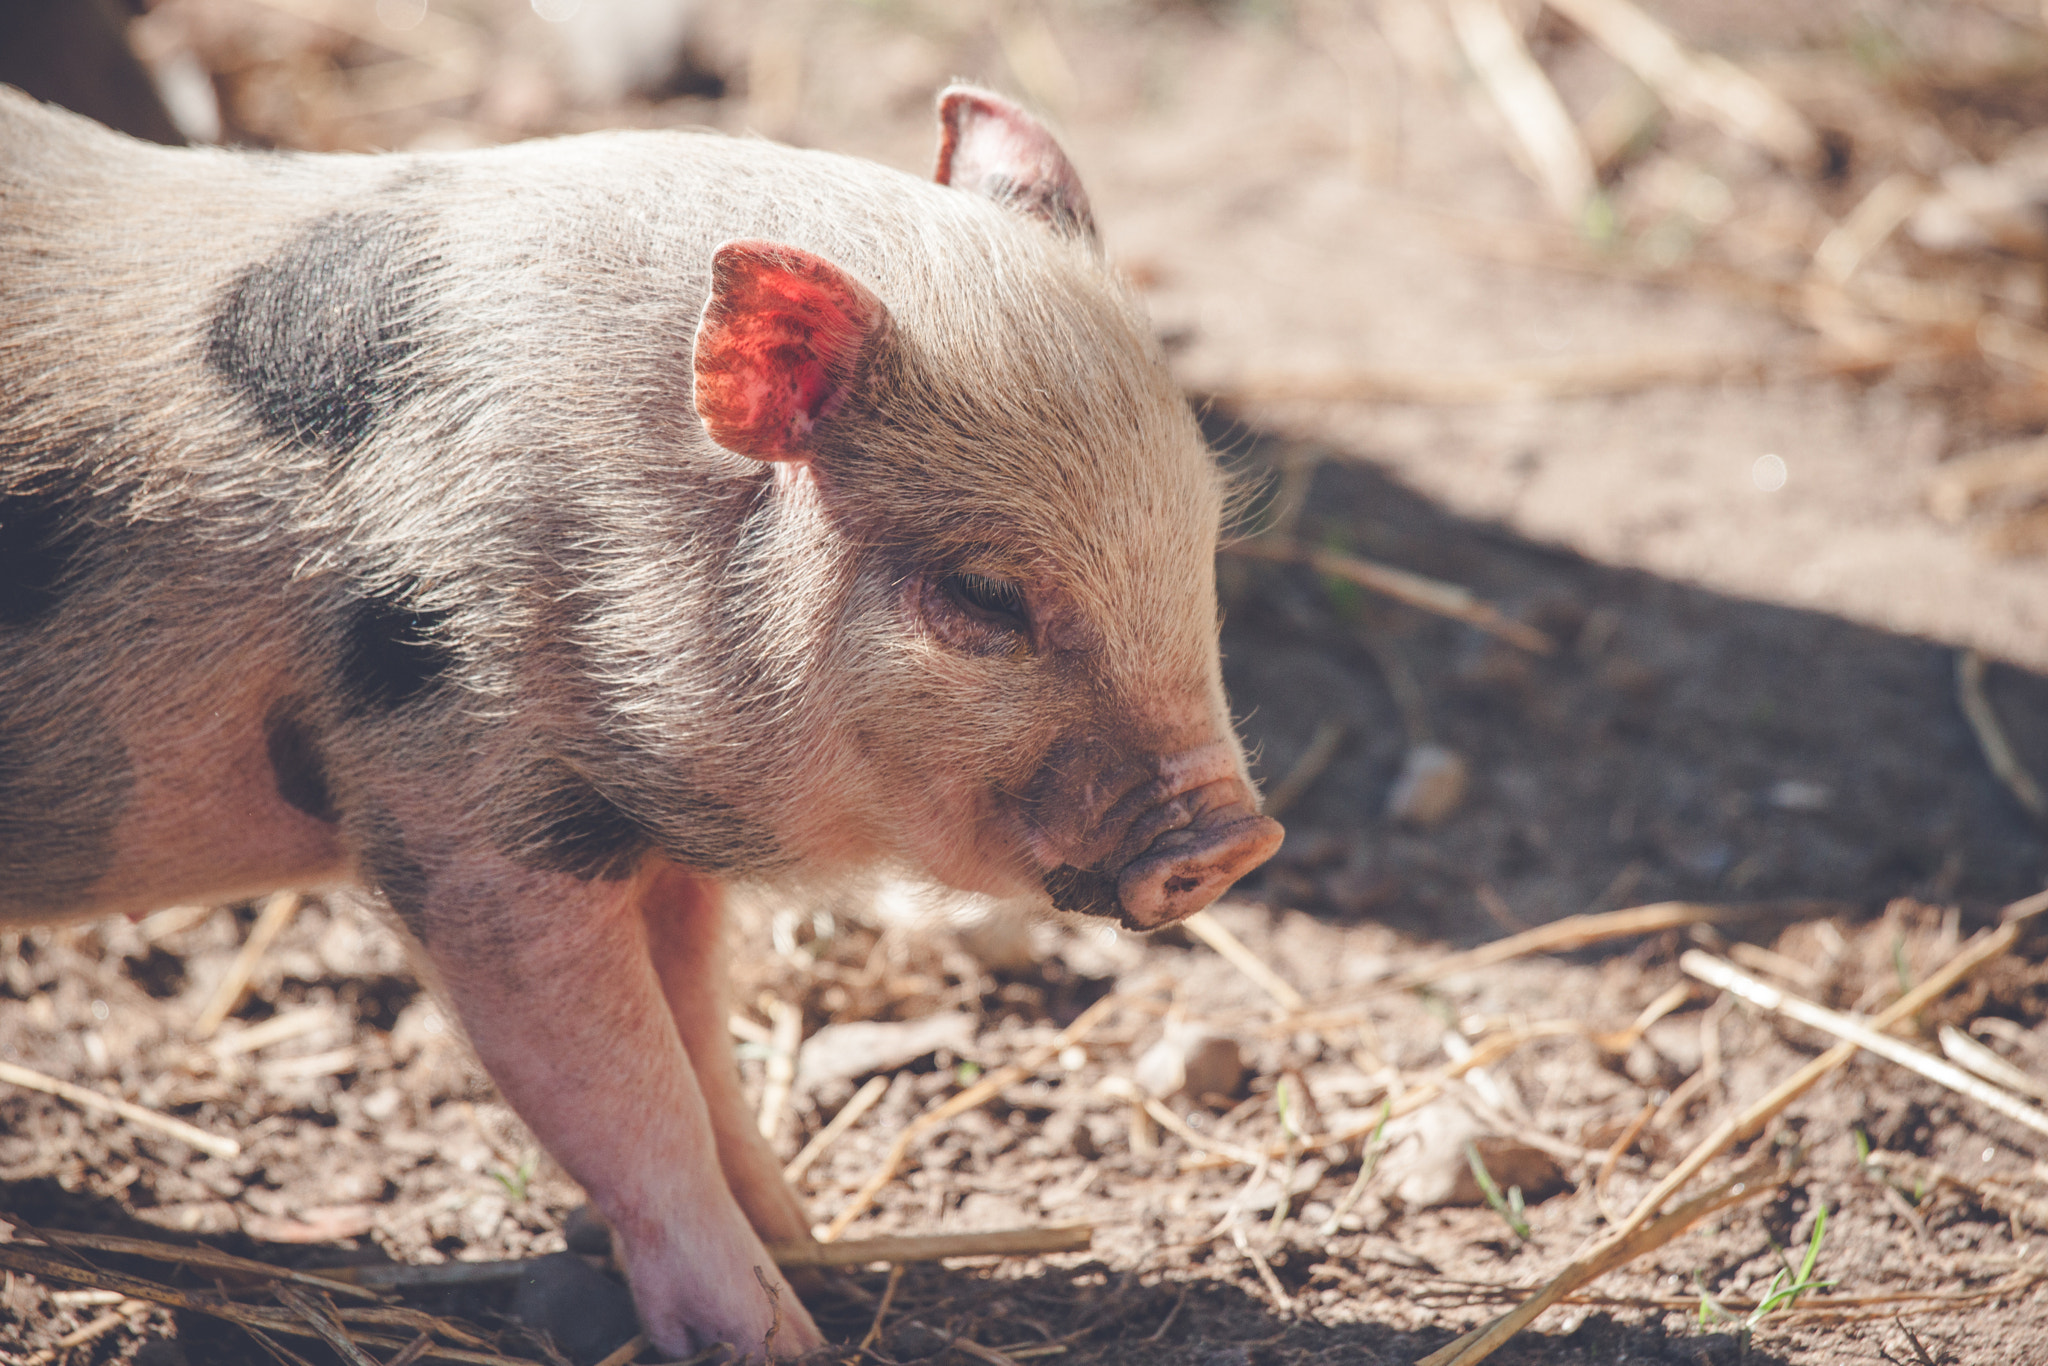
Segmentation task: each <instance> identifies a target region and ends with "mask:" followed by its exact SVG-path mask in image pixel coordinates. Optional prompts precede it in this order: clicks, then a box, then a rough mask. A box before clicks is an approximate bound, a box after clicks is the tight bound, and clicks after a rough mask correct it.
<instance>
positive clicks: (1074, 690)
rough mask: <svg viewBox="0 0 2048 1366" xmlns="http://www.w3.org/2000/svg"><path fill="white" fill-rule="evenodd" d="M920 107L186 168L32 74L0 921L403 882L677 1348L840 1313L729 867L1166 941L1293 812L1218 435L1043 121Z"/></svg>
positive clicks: (0, 642) (7, 455)
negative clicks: (1233, 675) (1027, 901)
mask: <svg viewBox="0 0 2048 1366" xmlns="http://www.w3.org/2000/svg"><path fill="white" fill-rule="evenodd" d="M942 112H943V136H944V145H943V147H942V151H941V156H940V167H939V180H938V182H925V181H920V180H917V179H915V178H914V177H910V176H907V175H902V174H899V173H895V172H892V171H889V170H886V169H883V168H880V167H877V166H874V165H871V164H867V163H863V162H859V161H854V160H850V159H847V158H842V157H836V156H832V155H828V154H822V153H813V152H802V151H796V150H792V149H788V148H782V147H777V146H773V145H769V144H763V143H758V142H746V141H739V140H733V139H725V138H720V137H716V136H702V135H681V134H668V133H662V134H647V133H620V134H601V135H591V136H587V137H582V138H574V139H564V140H560V141H553V142H540V143H532V144H525V145H520V146H513V147H506V148H498V149H492V150H488V151H481V152H473V153H461V154H430V155H407V156H396V155H394V156H289V155H260V154H249V153H235V152H227V151H217V150H166V149H159V148H152V147H149V146H147V145H145V144H142V143H138V142H133V141H130V140H128V139H125V138H122V137H119V136H116V135H114V134H110V133H108V132H106V131H104V130H102V129H99V128H97V127H96V126H94V125H92V124H89V123H87V122H86V121H84V120H81V119H77V118H74V117H71V116H68V115H65V114H62V113H59V112H57V111H54V110H50V109H46V108H43V107H40V106H37V105H35V104H34V103H33V102H31V101H29V100H27V99H25V98H23V97H20V96H18V95H16V94H14V93H13V92H9V91H6V90H4V89H0V920H15V921H24V920H45V919H52V918H58V917H63V916H71V915H83V914H98V913H104V912H109V911H130V912H140V911H145V910H149V909H152V908H154V907H157V906H161V905H164V904H169V903H171V902H174V901H193V900H225V899H231V898H235V897H241V896H247V895H252V894H256V893H259V892H263V891H267V890H271V889H274V888H277V887H280V886H318V885H323V884H332V883H338V882H344V881H360V882H362V883H364V884H366V885H368V886H370V887H372V888H373V889H375V890H376V891H377V892H379V893H380V894H381V895H382V897H383V898H384V899H385V900H386V901H388V903H389V904H390V906H391V908H392V910H393V911H394V912H395V914H396V916H397V918H398V919H399V921H400V922H401V923H402V925H403V926H404V928H405V929H406V930H407V931H408V932H409V933H410V934H411V935H412V936H413V937H414V938H416V939H417V940H418V941H419V943H420V944H421V946H422V947H423V948H424V950H425V953H426V956H427V958H428V959H429V961H430V962H431V963H432V964H433V965H434V968H435V970H436V971H437V973H438V975H439V977H440V978H441V989H442V990H443V991H444V992H445V994H446V996H447V997H448V999H449V1000H450V1002H451V1004H452V1006H453V1008H454V1010H455V1012H456V1014H457V1015H458V1017H459V1018H460V1019H461V1020H462V1021H463V1023H464V1025H465V1027H466V1029H467V1031H468V1032H469V1035H470V1037H471V1039H472V1040H473V1042H474V1043H475V1045H476V1047H477V1049H478V1052H479V1054H480V1056H481V1058H482V1060H483V1062H484V1064H485V1065H486V1067H487V1068H488V1069H489V1071H490V1072H491V1074H492V1076H493V1078H494V1079H495V1080H496V1081H497V1083H498V1085H499V1086H500V1088H501V1090H502V1091H503V1092H504V1094H505V1096H506V1098H507V1099H508V1101H509V1102H510V1103H511V1104H512V1105H513V1106H514V1108H515V1109H517V1110H518V1111H519V1113H520V1114H521V1116H522V1117H523V1118H524V1119H525V1120H526V1121H527V1122H528V1123H529V1124H530V1125H531V1126H532V1128H533V1129H534V1131H535V1133H536V1134H537V1136H538V1137H539V1138H540V1139H541V1140H542V1141H543V1142H544V1143H545V1144H547V1146H548V1147H549V1149H550V1150H551V1151H552V1152H553V1153H554V1154H555V1155H556V1156H557V1157H558V1158H559V1159H560V1160H561V1161H562V1162H563V1164H564V1165H565V1166H566V1167H567V1168H568V1170H569V1171H570V1172H571V1173H572V1174H573V1175H574V1176H576V1177H577V1178H578V1179H579V1180H580V1181H581V1182H582V1183H583V1184H584V1185H585V1187H586V1189H588V1191H589V1192H590V1194H591V1197H592V1199H593V1200H594V1201H595V1202H596V1203H597V1204H598V1206H599V1207H600V1208H601V1209H602V1210H604V1212H605V1213H606V1215H607V1216H608V1217H609V1218H610V1220H611V1222H612V1225H613V1228H614V1232H615V1236H616V1237H617V1238H618V1240H619V1244H620V1249H621V1253H622V1256H623V1259H624V1261H625V1264H626V1266H627V1270H628V1273H629V1276H630V1278H631V1280H632V1282H633V1288H634V1293H635V1297H636V1301H637V1302H638V1304H639V1306H640V1309H641V1312H642V1316H643V1319H644V1320H645V1322H646V1324H647V1327H648V1329H649V1331H650V1333H651V1334H652V1336H653V1337H654V1339H655V1340H656V1341H657V1342H658V1343H660V1344H661V1345H662V1346H663V1347H665V1348H667V1349H669V1350H676V1351H680V1350H682V1349H684V1348H686V1347H688V1346H690V1345H691V1344H693V1343H697V1342H702V1341H706V1340H712V1339H720V1338H722V1339H724V1340H726V1341H730V1342H734V1343H736V1344H739V1345H741V1346H743V1347H754V1348H758V1347H759V1345H760V1343H761V1341H762V1339H763V1336H764V1335H765V1334H766V1333H767V1332H768V1330H769V1327H770V1325H771V1323H775V1322H777V1321H778V1314H779V1323H780V1332H779V1335H778V1336H777V1337H776V1339H775V1342H774V1343H773V1344H772V1348H773V1350H776V1351H780V1352H791V1351H796V1350H800V1349H803V1348H806V1347H809V1346H812V1345H815V1344H816V1343H817V1341H818V1337H817V1333H816V1330H815V1328H814V1327H813V1326H812V1324H811V1323H810V1321H809V1319H808V1318H807V1317H806V1316H805V1314H804V1312H803V1310H802V1308H801V1306H800V1305H798V1304H797V1303H796V1301H795V1299H794V1298H793V1297H792V1296H790V1295H788V1294H787V1293H786V1287H785V1286H784V1285H783V1284H782V1282H781V1281H780V1278H779V1277H778V1276H777V1274H776V1273H775V1271H774V1268H773V1266H772V1265H771V1264H770V1263H769V1261H768V1258H767V1256H766V1254H765V1252H764V1250H763V1248H762V1246H761V1240H762V1239H769V1240H778V1239H782V1240H797V1239H803V1238H806V1237H808V1231H807V1225H806V1221H805V1219H804V1217H803V1214H802V1211H801V1210H800V1208H799V1207H798V1205H797V1202H796V1200H795V1198H794V1197H793V1196H792V1194H791V1193H790V1192H789V1191H788V1190H787V1188H786V1187H785V1186H784V1184H783V1182H782V1180H781V1178H780V1175H779V1172H778V1170H777V1166H776V1163H775V1161H774V1159H773V1156H772V1155H771V1154H770V1153H769V1152H768V1151H767V1149H766V1147H765V1145H763V1144H762V1143H761V1141H760V1140H759V1138H758V1137H757V1135H756V1134H755V1133H754V1130H753V1125H752V1123H751V1119H750V1116H749V1115H748V1114H747V1111H746V1107H745V1105H744V1104H743V1102H742V1098H741V1095H740V1092H739V1087H738V1081H737V1076H736V1073H735V1070H734V1068H733V1066H732V1061H731V1056H730V1047H729V1042H728V1040H727V1038H726V1035H725V1030H724V1018H725V1004H724V1001H723V998H722V985H721V984H722V981H723V969H722V962H723V959H722V954H723V949H722V946H721V943H720V938H721V926H720V922H721V914H720V912H721V906H722V901H723V895H724V888H725V887H727V886H728V885H731V884H733V883H735V882H763V883H780V884H785V885H801V884H803V883H806V882H817V881H822V880H826V879H830V878H834V877H837V876H840V875H843V874H846V873H849V872H851V871H853V870H856V869H862V868H872V867H877V866H881V867H893V868H897V869H901V870H904V871H906V872H908V873H910V874H913V875H916V876H920V877H928V878H932V879H935V880H938V881H941V882H944V883H946V884H948V885H951V886H955V887H958V888H962V889H965V890H968V891H973V892H979V893H985V894H989V895H995V896H1016V895H1018V894H1019V893H1020V892H1030V891H1034V890H1035V891H1036V892H1037V894H1038V895H1040V896H1043V897H1045V898H1048V899H1050V900H1051V901H1052V902H1053V903H1054V904H1055V905H1059V906H1062V907H1064V908H1066V909H1071V910H1079V911H1088V912H1095V913H1101V914H1109V915H1114V916H1117V917H1119V918H1121V919H1123V920H1124V921H1125V922H1126V923H1130V924H1134V925H1138V926H1141V927H1150V926H1153V925H1157V924H1163V923H1167V922H1169V921H1171V920H1173V919H1177V918H1179V917H1180V916H1182V915H1185V914H1188V913H1190V912H1191V911H1193V910H1195V909H1198V908H1199V907H1200V906H1201V905H1203V904H1206V902H1207V901H1208V900H1210V899H1212V898H1213V897H1214V896H1215V895H1217V894H1218V893H1219V892H1220V891H1221V890H1222V889H1223V888H1224V887H1226V886H1227V885H1228V884H1229V882H1230V881H1232V880H1234V879H1235V877H1236V876H1237V875H1238V874H1239V873H1241V872H1242V871H1244V869H1246V868H1248V867H1250V866H1252V865H1254V864H1256V863H1257V862H1259V861H1261V860H1262V859H1263V858H1264V857H1265V856H1266V855H1267V854H1269V853H1270V852H1271V849H1272V848H1273V846H1274V845H1276V844H1277V842H1278V838H1279V832H1278V827H1277V826H1275V825H1273V823H1272V822H1271V821H1269V820H1266V819H1265V818H1264V817H1262V816H1260V815H1259V814H1258V811H1257V798H1256V794H1255V793H1254V792H1253V789H1252V787H1251V784H1250V782H1249V780H1248V779H1247V777H1246V775H1245V772H1244V767H1243V759H1242V755H1241V752H1240V750H1239V747H1238V744H1237V742H1236V739H1235V737H1234V735H1233V734H1232V731H1231V729H1230V724H1229V718H1228V714H1227V711H1226V709H1225V704H1224V699H1223V694H1222V689H1221V685H1220V675H1219V672H1218V667H1217V659H1216V646H1215V603H1214V594H1213V587H1212V566H1211V556H1212V554H1213V549H1214V544H1215V538H1216V534H1217V529H1218V520H1219V515H1220V511H1219V510H1220V487H1219V480H1218V477H1217V475H1216V473H1215V470H1214V468H1213V462H1212V461H1211V460H1210V458H1209V456H1208V455H1207V453H1206V451H1205V450H1204V449H1203V447H1202V444H1201V442H1200V440H1199V438H1198V435H1197V433H1196V431H1195V428H1194V426H1193V423H1192V420H1191V418H1190V416H1189V414H1188V412H1187V411H1186V408H1185V405H1184V403H1183V402H1182V400H1181V399H1180V398H1179V396H1178V394H1177V393H1176V391H1175V390H1174V388H1173V386H1172V384H1171V383H1170V381H1169V379H1168V377H1167V376H1166V374H1165V373H1164V370H1163V369H1162V367H1161V366H1160V364H1159V362H1158V359H1157V357H1156V355H1155V354H1154V351H1153V348H1152V346H1151V343H1150V342H1149V340H1148V337H1147V333H1146V329H1145V326H1144V323H1143V320H1142V318H1141V317H1140V316H1139V314H1138V313H1137V311H1136V310H1135V309H1134V308H1133V307H1132V306H1131V304H1130V303H1129V302H1128V301H1127V300H1126V298H1125V297H1124V295H1123V293H1122V291H1121V289H1120V288H1119V287H1118V286H1117V284H1116V282H1115V281H1114V279H1113V278H1112V276H1111V275H1110V274H1109V272H1108V271H1107V270H1106V269H1105V267H1104V266H1103V263H1102V261H1101V259H1100V253H1099V248H1098V247H1097V246H1096V244H1095V240H1094V234H1093V228H1092V223H1091V222H1090V220H1089V217H1088V210H1087V203H1086V199H1085V196H1084V195H1083V194H1082V193H1081V190H1080V187H1079V184H1078V182H1076V181H1075V180H1074V178H1073V175H1072V171H1071V168H1070V167H1069V166H1068V165H1067V164H1066V162H1065V159H1064V157H1063V156H1061V155H1060V153H1059V150H1058V148H1057V147H1056V146H1055V145H1054V144H1053V143H1052V141H1051V139H1050V138H1049V137H1047V136H1046V135H1045V133H1044V130H1043V129H1042V128H1039V127H1038V126H1037V125H1036V124H1035V123H1033V122H1032V121H1030V120H1029V118H1028V116H1025V115H1023V114H1022V113H1021V112H1020V111H1017V110H1016V109H1015V108H1014V107H1012V106H1009V105H1007V104H1005V103H1003V102H1002V101H1000V100H998V99H996V98H995V97H992V96H987V95H984V94H981V93H979V92H972V91H959V90H956V91H953V92H950V93H949V94H948V96H947V97H946V99H945V102H944V103H943V104H942ZM756 1267H758V1268H760V1270H761V1272H762V1274H763V1275H764V1276H765V1277H766V1285H767V1287H768V1288H769V1289H770V1290H771V1291H773V1292H774V1293H775V1294H776V1295H777V1296H779V1298H780V1305H779V1308H778V1306H776V1305H772V1304H771V1303H770V1297H769V1295H768V1294H764V1292H763V1283H762V1282H760V1281H757V1279H756V1276H755V1274H754V1269H755V1268H756Z"/></svg>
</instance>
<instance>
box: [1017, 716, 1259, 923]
mask: <svg viewBox="0 0 2048 1366" xmlns="http://www.w3.org/2000/svg"><path fill="white" fill-rule="evenodd" d="M1148 767H1149V768H1150V770H1151V771H1150V774H1149V775H1146V776H1141V777H1139V778H1138V779H1137V781H1135V782H1132V783H1131V785H1130V786H1129V787H1128V788H1127V789H1126V790H1124V791H1123V792H1122V793H1121V795H1120V796H1118V797H1117V798H1116V799H1115V800H1114V801H1112V802H1111V803H1109V805H1108V807H1107V809H1105V810H1103V811H1101V812H1100V813H1099V814H1096V815H1095V817H1094V819H1093V820H1092V821H1091V822H1089V823H1090V824H1091V825H1092V826H1093V828H1092V829H1090V830H1088V831H1086V832H1085V833H1081V834H1079V837H1078V838H1077V839H1075V840H1074V842H1073V846H1072V847H1073V849H1074V855H1073V857H1070V858H1069V859H1068V860H1067V861H1065V862H1063V863H1062V864H1061V865H1060V866H1059V867H1057V868H1055V869H1054V870H1053V871H1052V872H1051V873H1049V874H1047V875H1046V877H1045V889H1046V891H1047V893H1048V894H1049V895H1050V896H1051V897H1052V901H1053V905H1055V906H1057V907H1058V908H1059V909H1061V910H1064V911H1080V912H1083V913H1085V914H1089V915H1105V916H1113V917H1115V918H1116V919H1118V920H1121V921H1122V922H1123V923H1124V924H1125V925H1127V926H1129V927H1130V928H1132V929H1137V930H1156V929H1159V928H1160V927H1161V926H1165V925H1171V924H1173V923H1174V922H1175V921H1177V920H1184V919H1186V918H1187V917H1188V916H1191V915H1193V914H1194V913H1195V912H1196V911H1199V910H1201V909H1202V908H1203V907H1204V906H1207V905H1208V904H1209V903H1210V902H1212V901H1214V900H1215V899H1216V898H1217V897H1219V896H1221V895H1222V894H1223V893H1224V892H1225V891H1226V890H1228V889H1229V887H1230V885H1231V884H1232V883H1234V882H1236V881H1237V880H1238V879H1239V878H1241V877H1243V876H1244V875H1245V874H1246V873H1248V872H1250V871H1251V870H1252V869H1254V868H1256V867H1258V866H1259V865H1260V864H1261V863H1264V862H1265V861H1266V860H1267V859H1268V858H1271V857H1272V855H1273V851H1274V850H1276V849H1278V848H1279V847H1280V841H1281V839H1282V837H1283V836H1284V834H1285V831H1283V830H1282V829H1281V827H1280V823H1279V822H1278V821H1276V820H1274V819H1272V818H1271V817H1269V816H1264V815H1261V814H1260V813H1259V806H1258V798H1257V796H1256V794H1255V793H1254V792H1253V791H1252V789H1251V787H1250V786H1249V785H1248V784H1247V783H1246V782H1245V781H1244V780H1243V778H1241V777H1240V776H1239V775H1238V769H1237V756H1236V751H1235V749H1234V748H1232V747H1229V746H1225V745H1210V746H1205V747H1203V748H1201V749H1197V750H1193V751H1190V752H1188V753H1185V754H1181V755H1176V756H1173V757H1170V758H1166V759H1160V760H1156V761H1154V762H1153V763H1152V764H1151V765H1148ZM1069 776H1070V775H1069ZM1126 781H1129V780H1128V778H1127V779H1126ZM1088 786H1089V787H1091V788H1094V789H1095V790H1097V791H1100V790H1101V786H1102V784H1101V781H1100V780H1098V781H1097V783H1092V784H1089V785H1088ZM1109 786H1110V787H1111V790H1115V788H1116V787H1119V786H1122V784H1110V785H1109ZM1081 805H1082V806H1083V807H1085V806H1086V802H1085V801H1083V802H1082V803H1081ZM1067 809H1068V810H1069V811H1072V810H1073V809H1074V806H1073V805H1072V804H1071V799H1070V802H1069V804H1067ZM1084 815H1085V813H1084ZM1077 833H1079V832H1077ZM1091 854H1092V855H1094V856H1093V857H1090V855H1091ZM1082 860H1085V863H1084V862H1082Z"/></svg>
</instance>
